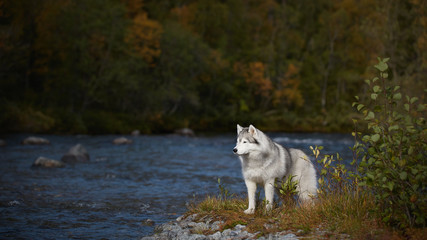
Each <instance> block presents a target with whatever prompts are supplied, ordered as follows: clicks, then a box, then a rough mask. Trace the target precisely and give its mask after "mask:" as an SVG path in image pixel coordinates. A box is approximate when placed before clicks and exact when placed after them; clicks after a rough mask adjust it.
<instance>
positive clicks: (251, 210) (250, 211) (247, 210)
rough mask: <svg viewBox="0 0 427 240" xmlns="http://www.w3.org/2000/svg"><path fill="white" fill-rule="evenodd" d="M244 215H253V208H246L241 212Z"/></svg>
mask: <svg viewBox="0 0 427 240" xmlns="http://www.w3.org/2000/svg"><path fill="white" fill-rule="evenodd" d="M243 212H244V213H245V214H254V213H255V209H253V208H248V209H246V210H245V211H243Z"/></svg>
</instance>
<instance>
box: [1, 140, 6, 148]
mask: <svg viewBox="0 0 427 240" xmlns="http://www.w3.org/2000/svg"><path fill="white" fill-rule="evenodd" d="M2 146H6V141H5V140H3V139H0V147H2Z"/></svg>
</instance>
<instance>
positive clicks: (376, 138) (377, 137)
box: [371, 133, 380, 142]
mask: <svg viewBox="0 0 427 240" xmlns="http://www.w3.org/2000/svg"><path fill="white" fill-rule="evenodd" d="M371 140H372V141H373V142H378V140H380V135H379V134H378V133H377V134H374V135H372V136H371Z"/></svg>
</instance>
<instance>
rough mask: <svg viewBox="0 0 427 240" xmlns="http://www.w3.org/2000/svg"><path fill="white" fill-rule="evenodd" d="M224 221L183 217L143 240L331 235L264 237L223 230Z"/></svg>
mask: <svg viewBox="0 0 427 240" xmlns="http://www.w3.org/2000/svg"><path fill="white" fill-rule="evenodd" d="M223 225H224V222H223V221H215V220H213V219H212V218H211V217H209V216H204V217H199V216H198V215H197V214H193V215H189V216H181V217H178V218H177V219H176V221H172V222H168V223H165V224H162V225H158V226H156V227H155V230H154V231H155V233H154V235H152V236H147V237H143V238H142V239H141V240H163V239H182V240H184V239H190V240H223V239H224V240H225V239H261V240H262V239H277V240H291V239H329V237H330V236H331V235H330V233H328V232H326V231H322V230H320V229H316V230H315V231H314V232H312V233H310V234H304V232H303V230H297V231H295V232H294V231H292V230H287V231H281V232H275V233H270V234H268V235H266V236H262V234H261V233H260V232H255V233H250V232H248V231H247V230H246V226H244V225H240V224H237V225H235V226H234V227H233V228H227V229H223ZM334 237H336V238H334V239H349V236H348V235H346V234H339V235H336V234H334Z"/></svg>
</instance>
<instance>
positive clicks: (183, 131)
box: [175, 128, 196, 137]
mask: <svg viewBox="0 0 427 240" xmlns="http://www.w3.org/2000/svg"><path fill="white" fill-rule="evenodd" d="M175 133H176V134H178V135H181V136H186V137H194V136H196V134H194V131H193V130H191V129H190V128H181V129H177V130H175Z"/></svg>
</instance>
